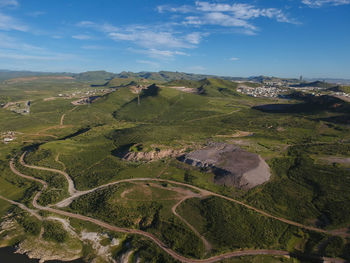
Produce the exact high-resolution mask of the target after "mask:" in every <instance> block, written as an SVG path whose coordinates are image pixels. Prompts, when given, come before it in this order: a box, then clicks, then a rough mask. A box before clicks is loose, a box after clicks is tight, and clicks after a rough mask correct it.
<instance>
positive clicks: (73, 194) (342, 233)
mask: <svg viewBox="0 0 350 263" xmlns="http://www.w3.org/2000/svg"><path fill="white" fill-rule="evenodd" d="M25 155H26V152H25V153H23V154H22V155H21V158H20V163H21V165H24V166H25V167H28V168H32V169H39V170H45V171H51V172H56V173H59V174H62V175H64V177H65V178H66V179H67V181H68V184H69V187H70V190H69V193H70V195H71V196H70V197H68V198H66V199H64V200H62V201H61V202H59V203H57V204H56V206H57V207H67V206H68V205H69V204H70V203H71V202H72V201H73V200H74V199H76V198H78V197H80V196H82V195H85V194H89V193H92V192H94V191H97V190H100V189H103V188H106V187H109V186H112V185H116V184H120V183H127V182H134V181H156V182H167V183H170V184H175V185H180V186H184V187H188V188H191V189H194V190H196V191H198V192H199V194H200V196H202V197H206V196H216V197H219V198H222V199H225V200H227V201H230V202H234V203H236V204H239V205H241V206H244V207H246V208H248V209H250V210H253V211H255V212H257V213H259V214H261V215H263V216H266V217H270V218H273V219H275V220H278V221H281V222H283V223H286V224H288V225H293V226H297V227H300V228H303V229H307V230H311V231H315V232H319V233H325V234H329V235H334V236H342V237H350V234H349V233H347V230H346V229H337V230H332V231H327V230H324V229H321V228H317V227H313V226H307V225H304V224H301V223H298V222H294V221H292V220H289V219H285V218H282V217H278V216H274V215H271V214H269V213H267V212H265V211H263V210H260V209H258V208H255V207H253V206H251V205H248V204H246V203H244V202H242V201H239V200H236V199H233V198H231V197H227V196H224V195H221V194H217V193H214V192H211V191H208V190H204V189H201V188H199V187H197V186H194V185H190V184H186V183H181V182H177V181H172V180H168V179H159V178H130V179H122V180H118V181H114V182H111V183H107V184H104V185H100V186H98V187H95V188H93V189H90V190H86V191H77V190H76V189H75V187H74V183H73V180H72V179H71V178H70V176H69V175H68V174H67V173H66V172H62V171H60V170H57V169H52V168H46V167H38V166H32V165H27V164H26V163H25V162H24V157H25ZM11 169H12V168H11ZM28 177H29V178H31V177H30V176H27V179H29V178H28ZM36 180H39V179H36ZM39 181H41V182H44V181H42V180H39ZM46 187H47V184H46Z"/></svg>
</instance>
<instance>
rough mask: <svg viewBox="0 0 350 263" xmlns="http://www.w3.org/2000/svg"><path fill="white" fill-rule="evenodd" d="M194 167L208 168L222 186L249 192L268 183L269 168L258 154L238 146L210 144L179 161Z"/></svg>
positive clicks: (215, 180) (216, 181)
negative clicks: (248, 190)
mask: <svg viewBox="0 0 350 263" xmlns="http://www.w3.org/2000/svg"><path fill="white" fill-rule="evenodd" d="M180 160H182V161H183V162H185V163H187V164H190V165H192V166H197V167H202V168H208V169H210V170H211V171H212V172H213V173H214V174H215V177H214V182H215V183H216V184H219V185H225V186H235V187H237V188H243V189H250V188H253V187H255V186H257V185H259V184H262V183H264V182H266V181H268V180H269V178H270V169H269V167H268V165H267V164H266V162H265V160H263V159H262V158H261V157H260V156H259V155H257V154H255V153H250V152H247V151H245V150H243V149H241V148H240V147H238V146H237V145H233V144H226V143H211V144H209V145H208V146H207V147H204V148H203V149H200V150H197V151H194V152H191V153H189V154H186V155H184V156H183V157H181V158H180Z"/></svg>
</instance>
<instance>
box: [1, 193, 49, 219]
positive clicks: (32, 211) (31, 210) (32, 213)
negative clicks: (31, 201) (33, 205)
mask: <svg viewBox="0 0 350 263" xmlns="http://www.w3.org/2000/svg"><path fill="white" fill-rule="evenodd" d="M0 199H2V200H4V201H6V202H9V203H11V204H13V205H16V206H18V207H19V208H21V209H23V210H25V211H27V212H28V213H30V214H31V215H33V216H35V217H36V218H37V219H39V220H40V221H41V220H42V217H41V216H40V215H38V213H37V211H35V210H33V209H30V208H28V207H26V206H25V205H24V204H21V203H18V202H15V201H13V200H10V199H7V198H6V197H3V196H1V195H0Z"/></svg>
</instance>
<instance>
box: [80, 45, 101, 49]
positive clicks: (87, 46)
mask: <svg viewBox="0 0 350 263" xmlns="http://www.w3.org/2000/svg"><path fill="white" fill-rule="evenodd" d="M81 48H82V49H87V50H99V49H100V50H101V49H105V48H106V47H103V46H98V45H86V46H82V47H81Z"/></svg>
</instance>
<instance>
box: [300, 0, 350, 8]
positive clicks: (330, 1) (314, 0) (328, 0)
mask: <svg viewBox="0 0 350 263" xmlns="http://www.w3.org/2000/svg"><path fill="white" fill-rule="evenodd" d="M301 2H302V3H303V4H305V5H307V6H309V7H312V8H317V7H322V6H324V5H332V6H338V5H347V4H350V0H302V1H301Z"/></svg>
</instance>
